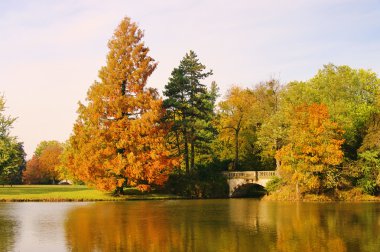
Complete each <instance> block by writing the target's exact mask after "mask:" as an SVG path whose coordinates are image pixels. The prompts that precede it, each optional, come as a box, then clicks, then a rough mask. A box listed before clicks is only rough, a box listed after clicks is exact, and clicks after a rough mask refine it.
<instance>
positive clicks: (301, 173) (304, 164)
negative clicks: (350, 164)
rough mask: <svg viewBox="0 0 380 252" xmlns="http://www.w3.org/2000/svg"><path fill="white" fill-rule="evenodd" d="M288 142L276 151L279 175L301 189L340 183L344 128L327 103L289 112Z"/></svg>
mask: <svg viewBox="0 0 380 252" xmlns="http://www.w3.org/2000/svg"><path fill="white" fill-rule="evenodd" d="M288 117H289V122H290V127H289V131H288V139H287V142H288V144H287V145H285V146H284V147H282V148H281V149H280V150H278V151H277V153H276V159H277V161H278V162H279V164H280V167H279V171H278V172H279V173H280V175H281V176H282V177H283V178H284V179H285V180H286V181H287V182H288V183H290V184H293V185H295V186H296V191H297V195H299V194H300V193H301V192H316V193H320V192H322V191H323V190H326V189H332V188H334V187H336V186H337V183H338V181H337V180H338V176H339V171H338V170H337V166H338V165H339V164H340V163H341V162H342V161H343V151H342V149H341V146H342V144H343V142H344V139H343V133H344V132H343V130H342V129H341V128H340V127H339V126H338V124H337V123H335V122H332V121H331V120H330V119H329V113H328V109H327V106H326V105H323V104H316V103H314V104H312V105H301V106H298V107H296V108H294V109H293V110H292V111H290V113H289V114H288Z"/></svg>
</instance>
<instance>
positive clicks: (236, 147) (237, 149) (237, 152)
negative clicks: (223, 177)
mask: <svg viewBox="0 0 380 252" xmlns="http://www.w3.org/2000/svg"><path fill="white" fill-rule="evenodd" d="M238 162H239V130H235V162H234V170H235V171H236V170H237V169H238V166H239V165H238Z"/></svg>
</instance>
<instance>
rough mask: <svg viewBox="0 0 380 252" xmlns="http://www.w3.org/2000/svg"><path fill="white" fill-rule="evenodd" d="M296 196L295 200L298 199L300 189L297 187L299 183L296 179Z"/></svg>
mask: <svg viewBox="0 0 380 252" xmlns="http://www.w3.org/2000/svg"><path fill="white" fill-rule="evenodd" d="M296 194H297V195H296V197H297V201H299V200H300V189H299V185H298V181H297V183H296Z"/></svg>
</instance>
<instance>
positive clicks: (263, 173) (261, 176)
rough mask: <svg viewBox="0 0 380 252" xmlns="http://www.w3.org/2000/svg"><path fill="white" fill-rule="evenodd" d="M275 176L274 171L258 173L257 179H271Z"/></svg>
mask: <svg viewBox="0 0 380 252" xmlns="http://www.w3.org/2000/svg"><path fill="white" fill-rule="evenodd" d="M273 176H276V171H258V177H259V179H260V178H271V177H273Z"/></svg>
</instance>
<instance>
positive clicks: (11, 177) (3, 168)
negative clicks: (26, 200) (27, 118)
mask: <svg viewBox="0 0 380 252" xmlns="http://www.w3.org/2000/svg"><path fill="white" fill-rule="evenodd" d="M4 110H5V101H4V98H3V97H2V96H0V183H2V184H3V185H4V184H11V185H12V184H18V183H21V173H22V171H23V169H24V168H25V151H24V148H23V144H22V143H20V142H18V141H17V138H16V137H14V136H11V135H10V129H11V128H12V125H13V123H14V121H15V120H16V119H15V118H11V117H10V116H6V115H5V114H4Z"/></svg>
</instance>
